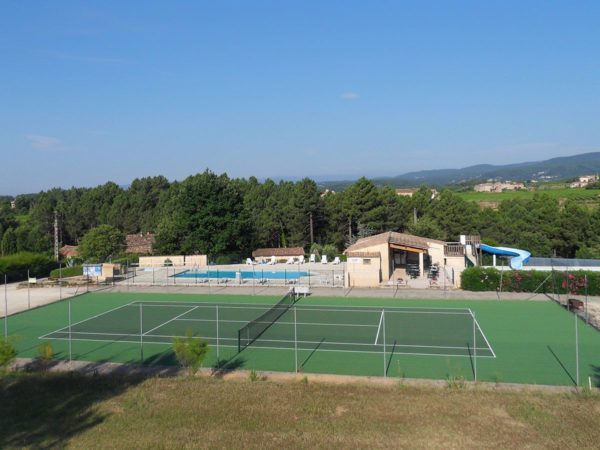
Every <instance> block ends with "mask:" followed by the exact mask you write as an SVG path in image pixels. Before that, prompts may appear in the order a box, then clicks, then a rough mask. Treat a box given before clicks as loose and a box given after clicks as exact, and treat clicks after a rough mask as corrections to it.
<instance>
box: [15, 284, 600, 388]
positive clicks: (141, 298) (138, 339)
mask: <svg viewBox="0 0 600 450" xmlns="http://www.w3.org/2000/svg"><path fill="white" fill-rule="evenodd" d="M279 300H280V298H276V297H258V296H257V297H252V296H223V295H213V296H208V295H188V294H167V293H165V294H138V293H93V294H86V295H83V296H80V297H77V298H74V299H72V300H70V302H68V301H62V302H59V303H55V304H52V305H48V306H45V307H42V308H38V309H34V310H31V311H28V312H24V313H21V314H17V315H15V316H11V317H9V319H8V328H9V334H10V335H11V336H13V337H15V343H16V345H17V347H18V350H19V352H20V356H24V357H35V356H36V355H37V347H38V346H39V344H40V343H41V342H43V341H48V342H52V344H53V346H54V348H55V352H56V356H57V358H61V359H68V357H69V351H70V353H71V355H72V358H73V359H78V360H85V361H94V362H96V361H114V362H130V363H139V362H141V361H143V363H144V364H149V365H158V364H161V365H165V364H167V365H169V364H176V361H175V359H174V355H173V353H172V351H171V344H172V342H173V339H174V338H175V337H178V336H184V335H185V334H186V332H187V331H188V330H190V331H191V332H192V333H193V334H194V335H196V336H200V337H203V338H204V339H206V340H207V341H208V342H209V345H210V349H211V350H210V352H209V356H208V357H207V360H206V361H205V366H213V365H215V364H217V361H221V364H222V363H223V361H225V362H226V363H227V364H228V366H229V367H230V368H233V369H234V368H242V369H254V370H274V371H288V372H294V371H295V370H298V371H300V372H305V373H331V374H348V375H366V376H383V375H384V374H385V375H386V376H388V377H410V378H430V379H446V378H449V377H464V378H465V379H467V380H468V379H473V378H474V376H475V372H476V373H477V379H478V380H482V381H496V382H514V383H533V384H555V385H573V384H574V383H575V380H576V375H577V370H576V364H575V320H574V316H573V315H571V314H570V313H568V312H566V311H564V310H563V309H562V308H561V307H559V306H558V305H556V304H554V303H551V302H549V301H548V302H517V301H455V300H454V301H442V300H393V299H373V298H371V299H355V298H352V299H348V298H316V297H315V298H310V297H309V298H306V299H304V298H303V299H300V300H299V301H298V302H297V303H295V304H294V305H293V306H291V305H290V307H289V308H287V307H286V308H285V309H284V310H282V312H281V313H280V314H278V315H277V318H276V320H275V321H274V322H272V321H271V320H264V322H262V323H261V321H260V319H261V317H266V318H267V319H269V317H272V316H269V314H270V313H269V310H270V309H271V308H272V307H273V305H274V304H275V303H276V302H277V301H279ZM69 303H70V305H71V306H70V310H71V311H70V312H71V326H70V327H69V319H68V317H69ZM265 313H267V314H265ZM257 319H259V321H258V323H257ZM249 323H254V324H255V325H256V326H257V327H258V330H259V331H258V332H255V331H244V330H248V324H249ZM244 332H247V333H248V336H243V333H244ZM69 344H70V345H69ZM579 356H580V364H579V370H580V381H581V383H582V384H583V383H584V382H585V383H587V380H588V377H591V380H592V382H593V383H594V384H596V385H600V333H599V332H598V331H597V330H595V329H593V328H592V327H590V326H588V325H585V324H584V323H583V322H582V321H580V322H579Z"/></svg>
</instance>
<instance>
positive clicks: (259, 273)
mask: <svg viewBox="0 0 600 450" xmlns="http://www.w3.org/2000/svg"><path fill="white" fill-rule="evenodd" d="M238 274H239V275H238ZM308 276H310V273H309V272H300V271H298V270H287V271H274V270H263V269H257V270H254V271H250V270H239V271H235V270H207V271H203V272H197V271H186V272H181V273H178V274H176V275H175V278H217V279H223V278H234V279H235V278H238V277H241V278H242V280H252V279H255V280H297V279H298V278H302V277H308Z"/></svg>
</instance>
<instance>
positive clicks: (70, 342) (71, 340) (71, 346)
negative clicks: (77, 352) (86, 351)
mask: <svg viewBox="0 0 600 450" xmlns="http://www.w3.org/2000/svg"><path fill="white" fill-rule="evenodd" d="M67 308H68V310H69V364H71V362H72V361H73V344H72V342H73V339H72V331H71V323H72V322H71V297H69V300H68V306H67Z"/></svg>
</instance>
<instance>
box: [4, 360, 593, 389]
mask: <svg viewBox="0 0 600 450" xmlns="http://www.w3.org/2000/svg"><path fill="white" fill-rule="evenodd" d="M36 367H39V364H38V363H37V361H36V359H35V358H16V359H15V361H14V362H13V363H12V364H11V365H10V366H9V370H12V371H29V370H32V369H33V370H35V369H36ZM48 371H50V372H78V373H81V374H84V375H91V376H94V375H118V376H142V377H147V378H151V377H178V376H188V375H187V372H186V370H185V369H183V368H181V367H175V366H142V365H139V364H126V363H113V362H89V361H71V362H69V361H62V360H61V361H54V362H53V363H52V364H51V365H50V366H49V368H48ZM250 373H251V371H250V370H237V369H236V370H234V371H227V372H218V371H215V370H214V369H210V368H202V369H200V370H199V371H198V373H197V374H196V376H200V377H214V378H219V379H223V380H238V381H239V380H248V379H249V378H250ZM256 373H257V375H258V376H259V378H262V379H263V380H264V381H271V382H279V383H286V382H287V383H295V382H301V381H302V380H303V379H305V378H306V380H307V381H308V382H310V383H320V384H337V385H339V384H351V385H352V384H355V385H368V386H374V387H385V386H388V387H392V386H398V387H404V386H406V387H416V388H434V389H449V381H448V380H430V379H419V378H397V377H387V378H385V377H373V376H357V375H332V374H317V373H293V372H272V371H258V372H256ZM457 389H465V390H479V391H496V392H498V391H500V392H517V393H519V392H521V393H527V392H540V393H563V394H564V393H570V394H576V393H578V392H580V391H581V389H582V388H581V387H580V388H577V387H575V386H552V385H541V384H518V383H491V382H481V381H478V382H474V381H469V380H460V381H459V383H458V384H457ZM586 389H589V390H590V391H591V392H593V393H596V394H600V388H596V387H591V388H588V387H587V386H586Z"/></svg>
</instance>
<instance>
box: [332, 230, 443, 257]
mask: <svg viewBox="0 0 600 450" xmlns="http://www.w3.org/2000/svg"><path fill="white" fill-rule="evenodd" d="M429 243H437V244H445V242H444V241H438V240H437V239H428V238H423V237H420V236H413V235H412V234H405V233H396V232H395V231H387V232H385V233H381V234H375V235H373V236H369V237H366V238H362V239H359V240H358V241H356V243H354V244H353V245H351V246H350V247H348V248H347V249H346V251H345V252H344V253H346V254H348V252H355V251H357V250H361V249H364V248H369V247H372V246H374V245H381V244H396V245H404V246H406V247H414V248H420V249H423V250H427V248H428V247H429Z"/></svg>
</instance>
